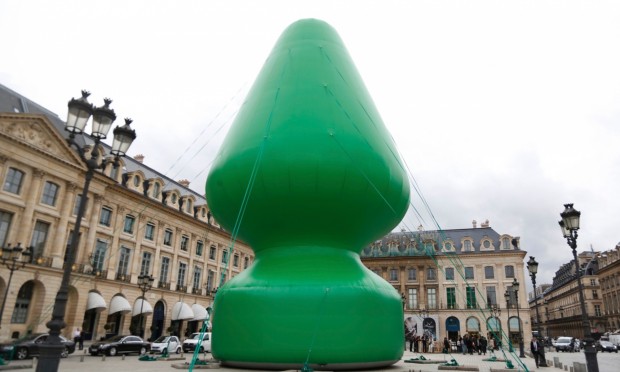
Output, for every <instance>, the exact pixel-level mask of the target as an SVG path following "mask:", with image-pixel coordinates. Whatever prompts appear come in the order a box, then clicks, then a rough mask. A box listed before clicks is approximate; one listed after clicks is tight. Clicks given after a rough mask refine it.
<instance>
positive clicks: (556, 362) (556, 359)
mask: <svg viewBox="0 0 620 372" xmlns="http://www.w3.org/2000/svg"><path fill="white" fill-rule="evenodd" d="M553 366H554V367H555V368H562V366H560V358H559V357H556V356H554V357H553Z"/></svg>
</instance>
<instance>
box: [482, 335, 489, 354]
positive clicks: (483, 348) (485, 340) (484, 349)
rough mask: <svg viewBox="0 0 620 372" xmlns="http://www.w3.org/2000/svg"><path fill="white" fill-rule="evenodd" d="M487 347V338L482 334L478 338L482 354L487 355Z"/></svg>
mask: <svg viewBox="0 0 620 372" xmlns="http://www.w3.org/2000/svg"><path fill="white" fill-rule="evenodd" d="M487 347H488V342H487V338H486V337H484V336H482V337H481V338H480V349H481V350H482V354H484V355H487Z"/></svg>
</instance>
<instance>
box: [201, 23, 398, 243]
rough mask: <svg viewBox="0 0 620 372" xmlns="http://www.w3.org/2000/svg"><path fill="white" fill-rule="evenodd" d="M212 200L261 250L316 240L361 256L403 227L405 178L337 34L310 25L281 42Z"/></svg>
mask: <svg viewBox="0 0 620 372" xmlns="http://www.w3.org/2000/svg"><path fill="white" fill-rule="evenodd" d="M206 192H207V199H208V201H209V206H210V208H211V210H212V212H213V214H214V216H215V218H216V219H217V221H218V222H219V223H220V224H221V225H222V226H225V227H226V228H227V229H229V230H230V231H234V230H235V226H237V228H238V233H239V237H240V238H242V239H243V240H245V241H247V242H249V243H250V245H252V247H254V249H255V250H260V249H263V248H266V247H270V246H274V245H287V244H298V243H299V242H303V241H307V240H308V239H311V240H312V241H313V242H314V243H316V244H326V245H331V246H346V247H347V248H348V249H351V250H355V251H359V250H360V249H361V247H362V246H363V245H364V244H366V243H368V242H369V241H372V240H373V239H375V238H377V237H380V236H383V235H384V234H385V233H386V232H388V231H389V230H390V229H391V228H392V227H393V226H395V225H396V224H398V222H399V221H400V220H401V219H402V216H403V215H404V213H405V212H406V209H407V207H408V200H409V184H408V180H407V178H406V173H405V172H404V171H403V166H402V165H401V162H400V159H399V157H398V155H397V151H396V149H395V146H394V144H393V142H392V139H391V137H390V135H389V133H388V132H387V130H386V129H385V127H384V125H383V122H382V120H381V117H380V116H379V114H378V112H377V110H376V108H375V105H374V103H373V101H372V99H371V97H370V95H369V94H368V91H367V90H366V87H365V86H364V84H363V82H362V79H361V77H360V75H359V74H358V72H357V69H356V68H355V66H354V64H353V61H352V60H351V58H350V57H349V54H348V53H347V50H346V48H345V46H344V44H343V42H342V40H341V39H340V37H339V36H338V34H337V33H336V31H335V30H334V29H333V28H332V27H331V26H329V25H328V24H326V23H325V22H322V21H319V20H314V19H308V20H302V21H298V22H296V23H294V24H293V25H291V26H290V27H289V28H288V29H287V30H286V31H285V32H284V33H283V34H282V36H281V37H280V39H279V40H278V42H277V44H276V46H275V47H274V49H273V50H272V52H271V54H270V56H269V58H268V60H267V61H266V62H265V65H264V67H263V69H262V71H261V72H260V74H259V76H258V78H257V79H256V82H255V83H254V86H253V87H252V89H251V91H250V92H249V93H248V96H247V99H246V101H245V103H244V105H243V106H242V108H241V110H240V112H239V114H238V115H237V118H236V119H235V121H234V123H233V125H232V128H231V129H230V132H229V133H228V135H227V137H226V139H225V141H224V143H223V145H222V147H221V149H220V152H219V154H218V156H217V159H216V161H215V163H214V164H213V166H212V168H211V172H210V174H209V177H208V182H207V188H206ZM244 200H245V204H244ZM241 210H243V213H239V212H240V211H241Z"/></svg>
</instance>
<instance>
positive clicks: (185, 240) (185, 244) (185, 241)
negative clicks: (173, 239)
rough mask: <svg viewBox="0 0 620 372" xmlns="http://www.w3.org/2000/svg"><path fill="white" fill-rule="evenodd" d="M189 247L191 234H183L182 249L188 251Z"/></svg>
mask: <svg viewBox="0 0 620 372" xmlns="http://www.w3.org/2000/svg"><path fill="white" fill-rule="evenodd" d="M188 248H189V236H187V235H182V236H181V250H182V251H185V252H187V250H188Z"/></svg>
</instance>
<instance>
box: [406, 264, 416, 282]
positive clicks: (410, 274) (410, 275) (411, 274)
mask: <svg viewBox="0 0 620 372" xmlns="http://www.w3.org/2000/svg"><path fill="white" fill-rule="evenodd" d="M407 280H409V281H412V282H415V281H416V280H418V270H417V269H416V268H414V267H410V268H409V269H408V270H407Z"/></svg>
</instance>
